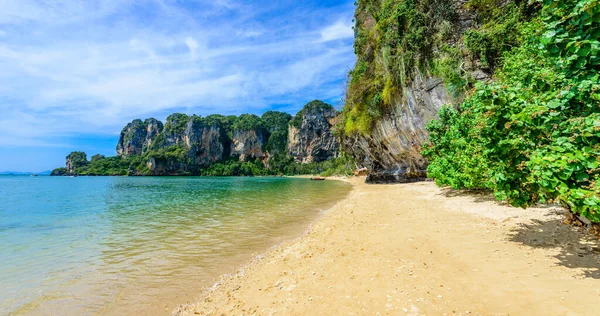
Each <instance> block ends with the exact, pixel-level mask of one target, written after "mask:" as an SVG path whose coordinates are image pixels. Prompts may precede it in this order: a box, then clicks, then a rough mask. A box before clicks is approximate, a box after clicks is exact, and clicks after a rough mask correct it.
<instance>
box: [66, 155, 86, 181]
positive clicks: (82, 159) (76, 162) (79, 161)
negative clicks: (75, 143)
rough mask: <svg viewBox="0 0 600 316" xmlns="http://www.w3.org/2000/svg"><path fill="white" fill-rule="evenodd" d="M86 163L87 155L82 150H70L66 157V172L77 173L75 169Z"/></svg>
mask: <svg viewBox="0 0 600 316" xmlns="http://www.w3.org/2000/svg"><path fill="white" fill-rule="evenodd" d="M87 164H88V160H87V155H86V154H85V153H84V152H81V151H75V152H72V153H70V154H69V155H68V156H67V157H66V164H65V165H66V174H69V175H72V174H77V169H78V168H81V167H85V166H87Z"/></svg>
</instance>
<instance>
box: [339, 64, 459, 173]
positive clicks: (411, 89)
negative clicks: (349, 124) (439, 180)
mask: <svg viewBox="0 0 600 316" xmlns="http://www.w3.org/2000/svg"><path fill="white" fill-rule="evenodd" d="M405 90H406V92H405V96H406V97H405V98H404V99H402V100H401V101H398V102H397V103H394V104H393V105H392V107H391V111H390V112H389V113H387V114H386V115H385V116H383V117H382V118H381V119H380V120H378V121H377V122H376V123H375V124H374V125H373V128H372V130H371V132H370V134H368V135H361V134H352V135H349V136H347V137H344V138H343V141H342V147H343V149H344V151H345V152H348V153H351V154H352V155H353V156H354V158H355V159H356V161H357V163H358V164H359V165H360V166H361V167H366V168H368V169H369V170H371V172H370V174H369V176H368V181H369V182H406V181H412V180H416V179H420V178H424V177H426V168H427V161H426V160H425V158H423V156H422V155H421V149H422V146H423V144H424V143H426V142H427V139H428V133H427V130H426V129H425V127H426V125H427V123H428V122H429V121H431V120H432V119H434V118H437V112H438V110H439V109H440V108H441V107H442V106H443V105H445V104H451V103H452V99H451V98H450V97H449V95H448V92H447V91H446V89H445V88H444V86H443V84H442V83H441V81H440V80H439V79H436V78H423V77H421V76H418V77H416V78H415V80H414V81H413V82H412V83H411V84H410V85H409V86H407V87H406V88H405Z"/></svg>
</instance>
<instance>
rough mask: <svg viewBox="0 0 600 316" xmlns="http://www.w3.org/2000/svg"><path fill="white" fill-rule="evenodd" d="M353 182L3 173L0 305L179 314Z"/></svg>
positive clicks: (40, 311) (7, 309) (19, 310)
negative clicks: (178, 310)
mask: <svg viewBox="0 0 600 316" xmlns="http://www.w3.org/2000/svg"><path fill="white" fill-rule="evenodd" d="M349 191H350V186H349V185H348V184H346V183H342V182H338V181H308V180H305V179H289V178H200V177H164V178H163V177H143V178H135V177H78V178H68V177H42V176H40V177H26V176H0V197H1V199H2V200H1V201H2V202H1V203H0V314H2V315H4V314H19V315H21V314H31V315H83V314H86V315H89V314H103V315H104V314H115V315H117V314H132V313H138V314H139V313H141V314H147V315H149V314H152V315H155V314H166V315H168V314H170V312H171V310H172V309H173V308H174V307H175V306H177V305H178V304H183V303H185V302H188V301H191V300H193V299H194V298H195V297H196V296H197V295H198V294H199V290H200V288H201V287H202V286H207V285H211V284H212V282H214V280H215V278H216V277H218V276H219V275H220V274H223V273H228V272H232V271H234V269H235V268H237V267H239V266H240V265H241V264H242V263H244V262H246V261H247V260H249V259H250V258H251V257H252V255H254V254H258V253H260V252H263V251H265V250H266V249H268V248H269V247H270V246H272V245H274V244H276V243H278V242H280V241H282V240H285V239H289V238H291V237H295V236H298V235H300V234H301V233H302V232H303V231H304V230H305V229H306V227H307V225H308V223H310V222H311V221H312V220H313V219H314V218H315V217H316V216H318V214H319V213H320V211H322V210H325V209H327V208H329V207H331V206H332V205H333V204H334V203H335V202H336V201H338V200H340V199H341V198H343V197H344V196H345V195H346V194H347V193H348V192H349Z"/></svg>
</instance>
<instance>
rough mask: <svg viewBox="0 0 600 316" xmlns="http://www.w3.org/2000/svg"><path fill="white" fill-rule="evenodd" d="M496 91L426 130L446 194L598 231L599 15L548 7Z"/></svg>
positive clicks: (564, 2)
mask: <svg viewBox="0 0 600 316" xmlns="http://www.w3.org/2000/svg"><path fill="white" fill-rule="evenodd" d="M542 4H543V6H542V10H541V12H540V13H539V18H536V19H534V20H533V21H532V22H529V23H523V24H522V25H521V26H520V27H519V28H518V30H519V33H520V36H522V38H523V39H524V42H523V44H521V45H519V46H518V47H514V48H513V49H512V50H510V51H509V52H507V53H505V54H504V56H503V62H502V65H501V67H500V68H499V70H498V71H497V72H496V74H495V81H494V82H491V83H487V84H479V85H477V86H476V89H475V91H474V92H473V93H472V95H470V96H469V97H468V98H467V99H465V101H464V102H463V103H462V104H460V106H459V109H460V110H457V109H452V108H444V109H443V110H442V111H441V112H440V119H439V120H437V121H433V122H431V123H430V124H429V126H428V129H429V131H430V133H431V145H430V146H429V147H428V148H427V149H426V150H425V151H424V154H425V155H426V156H427V157H428V159H429V161H430V165H429V167H428V173H429V175H430V176H431V177H433V178H434V179H435V180H436V183H438V184H440V185H451V186H452V187H454V188H467V189H471V188H478V189H489V190H493V191H494V194H495V196H496V198H497V199H499V200H505V201H507V202H508V203H510V204H512V205H514V206H521V207H527V206H531V205H533V204H535V203H538V202H550V201H554V202H558V203H561V204H562V205H564V206H565V207H567V208H568V209H570V210H571V211H573V212H576V213H579V214H582V215H584V216H586V217H588V218H589V219H591V220H593V221H596V222H598V221H600V206H599V205H600V185H599V181H598V179H599V178H600V168H599V167H600V95H599V94H598V92H599V91H600V79H599V76H600V75H599V70H600V68H599V67H600V66H599V65H600V62H599V60H598V55H599V54H598V50H599V48H600V42H599V41H598V38H599V36H598V35H599V34H600V33H599V27H600V22H599V21H600V6H599V5H598V2H597V1H593V0H580V1H573V0H560V1H549V0H545V1H543V2H542Z"/></svg>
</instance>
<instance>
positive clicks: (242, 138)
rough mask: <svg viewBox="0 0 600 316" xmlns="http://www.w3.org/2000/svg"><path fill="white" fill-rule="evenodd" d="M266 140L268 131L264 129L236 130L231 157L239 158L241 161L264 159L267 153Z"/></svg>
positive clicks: (232, 141)
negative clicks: (264, 149)
mask: <svg viewBox="0 0 600 316" xmlns="http://www.w3.org/2000/svg"><path fill="white" fill-rule="evenodd" d="M266 138H267V135H266V131H264V130H262V129H257V130H256V129H251V130H241V129H236V130H234V131H233V137H232V139H231V156H235V157H239V160H240V161H248V159H255V158H258V159H264V158H265V156H266V152H264V151H263V148H264V146H265V142H266Z"/></svg>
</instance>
